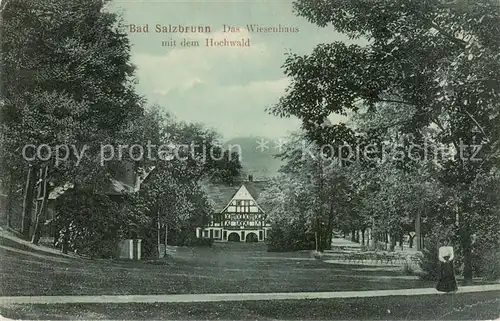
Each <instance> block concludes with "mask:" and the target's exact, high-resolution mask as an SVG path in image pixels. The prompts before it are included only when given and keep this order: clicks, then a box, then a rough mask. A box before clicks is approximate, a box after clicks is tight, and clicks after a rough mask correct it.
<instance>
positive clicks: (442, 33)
mask: <svg viewBox="0 0 500 321" xmlns="http://www.w3.org/2000/svg"><path fill="white" fill-rule="evenodd" d="M294 7H295V9H296V12H297V13H298V15H299V16H302V17H305V18H306V19H308V20H309V21H311V22H313V23H316V24H317V25H319V26H322V27H326V26H327V25H331V26H332V27H333V28H334V29H335V30H336V31H338V32H341V33H345V34H347V35H348V36H349V37H351V38H361V37H363V38H366V39H367V40H368V44H367V45H366V46H360V45H350V46H347V45H345V44H344V43H341V42H334V43H331V44H321V45H318V46H317V47H316V48H315V49H314V50H313V52H312V53H311V54H310V55H304V56H299V55H295V54H290V55H289V57H288V58H287V59H286V61H285V64H284V69H285V74H286V75H287V76H289V77H291V78H292V80H293V81H292V82H291V85H290V87H289V88H288V91H287V94H285V95H284V96H283V97H282V98H281V100H280V102H279V103H278V104H277V105H276V106H275V107H274V108H273V109H272V112H273V113H274V114H276V115H279V116H289V115H294V116H297V117H299V118H300V119H301V120H302V123H303V127H304V128H305V129H306V130H307V132H308V135H309V136H310V137H311V138H312V139H314V140H315V141H316V142H317V143H318V144H320V145H321V144H325V143H329V144H331V143H332V142H333V143H335V144H340V143H342V142H345V141H353V140H355V138H354V135H353V133H352V131H349V130H348V129H346V126H345V125H343V124H338V125H333V126H328V127H327V128H324V127H323V126H321V125H322V124H323V123H324V120H325V119H326V118H327V117H328V116H329V115H330V114H331V113H342V114H345V113H346V112H347V111H353V112H357V111H358V110H359V104H360V103H361V104H362V105H364V106H367V107H368V108H369V109H370V110H376V109H377V108H378V107H379V106H380V104H381V103H384V102H385V103H388V102H389V103H395V104H397V105H398V106H412V108H414V110H415V113H414V114H413V115H412V116H411V117H410V119H408V120H404V121H403V124H404V125H405V126H404V128H403V130H402V132H403V133H413V134H415V135H416V137H417V138H418V137H419V135H420V136H421V134H422V132H423V131H425V130H427V129H429V128H431V127H436V128H438V129H439V131H438V132H437V133H436V135H435V139H436V141H438V142H440V143H441V144H443V145H446V146H448V145H450V146H451V147H452V148H454V149H455V150H456V151H457V154H456V155H455V157H454V158H453V159H450V160H448V159H446V160H442V159H441V160H439V163H440V167H441V170H440V172H439V173H438V174H437V177H439V179H440V181H441V182H442V183H443V184H445V185H446V186H447V187H448V188H451V189H454V190H455V191H456V194H457V195H456V197H457V198H458V199H459V201H458V203H457V209H456V213H457V214H458V216H459V222H460V223H459V224H460V226H459V231H458V233H459V235H460V247H461V249H462V250H463V255H464V258H465V259H464V261H465V262H464V265H465V268H464V276H465V278H466V279H467V280H470V279H471V278H472V235H473V234H474V233H475V232H476V231H477V228H478V226H477V225H475V224H473V222H474V221H476V217H477V211H476V210H475V208H474V207H473V206H472V204H471V200H472V198H471V197H470V196H468V195H469V192H470V191H471V186H472V184H473V182H474V180H475V178H476V177H477V175H478V173H481V172H489V171H490V169H491V168H492V167H495V166H498V160H497V159H495V156H496V155H498V141H499V138H500V136H499V134H498V133H499V129H498V126H497V124H498V121H499V117H500V113H499V112H498V111H499V105H498V94H499V92H498V91H499V89H500V86H498V82H499V79H500V77H499V76H500V74H499V72H500V71H499V70H500V68H499V66H500V65H499V64H500V60H499V59H498V55H497V48H498V44H499V43H500V36H499V32H498V31H499V30H500V11H499V7H498V4H497V3H496V1H489V0H481V1H475V2H473V3H472V2H470V1H463V0H455V1H447V2H445V1H441V0H431V1H420V0H396V1H390V2H387V1H382V0H380V1H379V0H376V1H367V0H357V1H343V0H324V1H320V2H315V3H314V4H313V3H311V2H309V1H305V0H298V1H296V2H295V3H294ZM390 119H391V122H390V123H392V125H394V124H397V123H398V122H399V121H401V120H400V119H396V118H392V117H391V118H390ZM389 126H390V125H389ZM473 145H480V146H481V150H480V151H479V152H478V153H477V155H475V156H476V158H479V159H480V160H479V161H475V159H473V158H472V155H474V153H475V152H476V150H475V149H474V148H471V147H472V146H473ZM464 146H467V148H464Z"/></svg>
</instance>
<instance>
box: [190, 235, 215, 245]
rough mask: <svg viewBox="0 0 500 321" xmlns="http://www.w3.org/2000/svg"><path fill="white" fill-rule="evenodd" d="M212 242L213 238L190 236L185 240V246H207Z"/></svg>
mask: <svg viewBox="0 0 500 321" xmlns="http://www.w3.org/2000/svg"><path fill="white" fill-rule="evenodd" d="M213 244H214V239H210V238H196V237H195V238H190V239H189V240H188V242H187V246H209V247H211V246H212V245H213Z"/></svg>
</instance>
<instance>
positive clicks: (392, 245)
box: [390, 234, 396, 252]
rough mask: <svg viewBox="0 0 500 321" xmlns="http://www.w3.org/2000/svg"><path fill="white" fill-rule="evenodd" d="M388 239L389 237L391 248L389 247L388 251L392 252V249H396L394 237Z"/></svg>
mask: <svg viewBox="0 0 500 321" xmlns="http://www.w3.org/2000/svg"><path fill="white" fill-rule="evenodd" d="M390 237H391V247H390V250H391V252H393V251H394V249H395V248H396V235H394V234H392V235H391V236H390Z"/></svg>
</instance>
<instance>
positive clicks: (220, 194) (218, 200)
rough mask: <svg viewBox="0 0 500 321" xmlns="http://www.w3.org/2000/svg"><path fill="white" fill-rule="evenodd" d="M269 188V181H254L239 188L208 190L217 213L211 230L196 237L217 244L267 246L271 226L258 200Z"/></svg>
mask: <svg viewBox="0 0 500 321" xmlns="http://www.w3.org/2000/svg"><path fill="white" fill-rule="evenodd" d="M265 186H266V182H265V181H260V182H259V181H253V180H252V179H251V177H250V178H249V180H248V181H246V182H243V183H241V184H238V185H236V186H223V185H218V186H217V185H213V184H212V185H210V186H207V187H206V189H207V194H208V195H209V198H210V199H211V201H212V205H214V207H215V209H216V212H215V213H213V214H212V215H211V217H210V221H209V223H208V224H207V226H204V227H198V228H197V229H196V236H197V237H198V238H211V239H214V241H217V242H240V241H241V242H264V241H265V240H266V239H267V237H268V234H269V230H270V229H271V224H270V223H269V222H268V221H267V216H266V213H265V211H264V210H263V209H262V207H261V206H260V205H259V204H258V197H259V195H260V193H261V192H262V190H264V188H265Z"/></svg>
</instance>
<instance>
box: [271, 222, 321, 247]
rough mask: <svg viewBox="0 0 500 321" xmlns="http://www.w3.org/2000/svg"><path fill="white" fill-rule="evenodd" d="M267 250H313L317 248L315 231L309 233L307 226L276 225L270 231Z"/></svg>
mask: <svg viewBox="0 0 500 321" xmlns="http://www.w3.org/2000/svg"><path fill="white" fill-rule="evenodd" d="M269 232H270V233H269V238H268V239H267V250H268V251H269V252H289V251H300V250H313V249H315V248H316V241H315V238H314V233H308V232H307V230H306V228H305V226H300V225H299V224H296V225H287V226H281V225H274V226H273V228H272V229H271V230H270V231H269Z"/></svg>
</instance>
